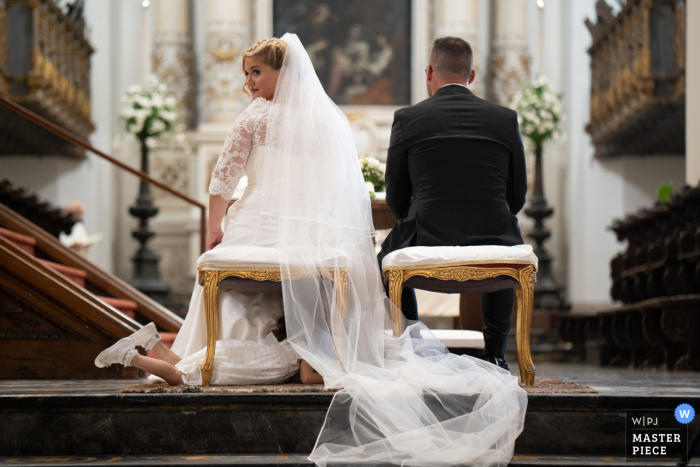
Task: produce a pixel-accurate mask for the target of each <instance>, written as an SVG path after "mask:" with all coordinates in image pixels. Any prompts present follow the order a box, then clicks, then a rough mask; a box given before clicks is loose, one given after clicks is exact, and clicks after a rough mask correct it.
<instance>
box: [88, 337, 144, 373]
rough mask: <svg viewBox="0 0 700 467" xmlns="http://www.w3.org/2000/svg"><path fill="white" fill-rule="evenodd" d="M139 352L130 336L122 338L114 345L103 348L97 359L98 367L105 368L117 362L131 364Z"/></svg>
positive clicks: (125, 364)
mask: <svg viewBox="0 0 700 467" xmlns="http://www.w3.org/2000/svg"><path fill="white" fill-rule="evenodd" d="M138 354H139V351H138V350H136V348H135V347H134V344H132V343H131V340H129V338H128V337H125V338H124V339H120V340H118V341H117V343H116V344H114V345H113V346H111V347H109V348H107V349H105V350H103V351H102V352H101V353H100V354H99V355H98V356H97V358H96V359H95V366H96V367H97V368H104V367H107V366H110V365H112V364H113V363H117V364H119V365H124V366H131V360H133V358H134V357H135V356H136V355H138Z"/></svg>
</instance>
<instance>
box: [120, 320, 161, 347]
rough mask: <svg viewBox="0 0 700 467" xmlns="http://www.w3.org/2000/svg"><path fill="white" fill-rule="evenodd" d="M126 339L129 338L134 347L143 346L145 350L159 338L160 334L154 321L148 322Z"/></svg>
mask: <svg viewBox="0 0 700 467" xmlns="http://www.w3.org/2000/svg"><path fill="white" fill-rule="evenodd" d="M128 339H130V340H131V342H132V343H133V344H134V347H143V348H144V349H146V350H151V349H152V348H153V346H154V345H156V344H157V343H158V341H159V340H160V335H159V334H158V331H156V325H155V323H148V324H147V325H145V326H144V327H142V328H141V329H139V330H138V331H136V332H135V333H133V334H132V335H130V336H129V337H128Z"/></svg>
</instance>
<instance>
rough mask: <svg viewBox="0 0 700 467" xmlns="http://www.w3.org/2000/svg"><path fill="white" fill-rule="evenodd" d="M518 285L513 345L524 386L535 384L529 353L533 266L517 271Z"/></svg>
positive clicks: (533, 285)
mask: <svg viewBox="0 0 700 467" xmlns="http://www.w3.org/2000/svg"><path fill="white" fill-rule="evenodd" d="M519 273H520V274H519V282H520V287H517V288H516V289H515V295H516V300H517V320H518V322H517V327H516V338H515V345H516V348H517V350H518V366H519V367H520V380H521V381H522V382H523V383H525V385H526V386H532V385H533V384H535V365H534V364H533V363H532V355H530V325H531V322H532V304H533V298H534V294H535V283H534V277H533V268H532V266H528V267H526V268H523V269H521V270H520V271H519Z"/></svg>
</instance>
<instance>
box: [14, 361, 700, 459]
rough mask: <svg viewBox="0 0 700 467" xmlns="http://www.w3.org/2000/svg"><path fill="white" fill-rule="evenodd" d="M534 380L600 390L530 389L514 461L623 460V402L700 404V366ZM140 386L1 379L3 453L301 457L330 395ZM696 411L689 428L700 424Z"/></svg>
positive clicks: (572, 372) (583, 372)
mask: <svg viewBox="0 0 700 467" xmlns="http://www.w3.org/2000/svg"><path fill="white" fill-rule="evenodd" d="M514 363H515V362H514ZM512 366H514V367H516V368H515V371H517V365H515V364H513V365H512ZM537 377H538V378H543V379H552V380H566V381H573V382H576V383H579V384H584V385H587V386H590V387H592V388H593V389H596V390H597V391H599V393H598V394H530V395H529V396H528V412H527V416H526V419H525V429H524V431H523V433H522V434H521V435H520V437H519V438H518V440H517V442H516V446H515V454H516V456H520V457H517V458H516V460H517V459H520V460H522V461H523V462H526V461H527V462H529V463H525V464H516V463H514V464H512V465H556V464H551V463H549V464H537V463H536V462H540V461H537V459H539V458H540V457H542V456H550V458H551V456H567V457H574V458H577V459H578V458H586V459H588V460H586V461H585V462H589V463H588V464H585V463H584V464H580V465H598V464H590V462H593V460H591V459H593V458H598V457H600V458H601V459H603V458H605V459H615V458H622V459H623V461H624V445H625V443H624V435H625V423H624V420H625V419H624V417H625V410H626V409H627V410H629V409H664V410H672V409H673V408H675V407H676V406H677V405H678V404H681V403H689V404H691V405H692V406H693V407H695V408H696V410H698V409H700V375H698V374H697V373H687V374H683V373H665V372H658V373H649V372H642V371H638V370H626V369H607V368H599V367H588V366H579V365H565V364H544V363H543V364H539V365H538V366H537ZM142 383H143V381H141V380H130V381H124V380H118V381H104V380H101V381H1V382H0V457H4V458H17V457H22V459H23V461H24V460H26V461H29V460H30V459H29V456H88V457H95V456H97V457H99V456H119V457H121V456H176V457H177V456H186V455H190V456H191V455H195V456H198V455H206V457H207V459H209V458H212V459H213V458H215V457H216V456H219V455H229V456H230V455H238V456H241V455H248V454H260V455H271V454H274V455H276V456H281V455H297V456H299V455H304V454H307V453H309V452H310V451H311V450H312V448H313V445H314V443H315V441H316V436H317V435H318V432H319V430H320V428H321V424H322V423H323V420H324V417H325V415H326V411H327V409H328V405H329V404H330V401H331V399H332V397H333V394H332V393H295V394H211V393H185V394H120V393H119V391H120V390H121V389H122V388H125V387H128V386H132V385H135V384H142ZM699 412H700V410H699ZM698 418H700V417H698ZM698 418H696V420H695V421H694V422H693V423H691V425H690V431H691V432H692V431H693V430H694V429H698V428H699V427H700V420H698ZM698 454H700V453H698ZM212 456H213V457H212ZM97 457H95V459H96V460H95V462H97ZM178 458H179V457H178ZM100 459H101V457H100ZM294 459H296V460H295V462H297V461H299V459H298V458H294ZM161 460H162V461H164V460H165V459H162V458H161ZM520 460H518V462H520ZM1 461H2V459H0V462H1ZM120 462H121V461H120ZM168 462H170V461H168ZM173 462H175V461H173ZM542 462H544V461H542ZM548 462H549V461H548ZM572 462H573V461H572ZM606 462H608V461H606ZM44 465H45V464H44ZM76 465H77V464H76ZM124 465H126V464H124ZM163 465H166V464H163ZM168 465H169V464H168ZM173 465H175V464H173ZM201 465H206V464H201ZM211 465H215V464H211ZM234 465H237V464H234ZM251 465H253V464H251ZM270 465H273V464H270ZM280 465H281V464H280ZM561 465H565V464H561ZM566 465H578V464H566ZM600 465H604V464H600ZM605 465H607V464H605ZM629 465H634V464H629ZM640 465H642V464H640ZM655 465H659V464H655Z"/></svg>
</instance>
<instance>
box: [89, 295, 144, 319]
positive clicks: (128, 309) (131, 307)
mask: <svg viewBox="0 0 700 467" xmlns="http://www.w3.org/2000/svg"><path fill="white" fill-rule="evenodd" d="M97 298H99V299H100V300H102V301H103V302H105V303H106V304H107V305H111V306H113V307H114V308H116V309H117V310H119V311H121V312H122V313H124V314H125V315H126V316H128V317H129V318H131V319H134V317H135V316H136V310H138V308H139V305H138V304H137V303H136V302H134V301H132V300H124V299H121V298H112V297H101V296H98V297H97Z"/></svg>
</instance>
